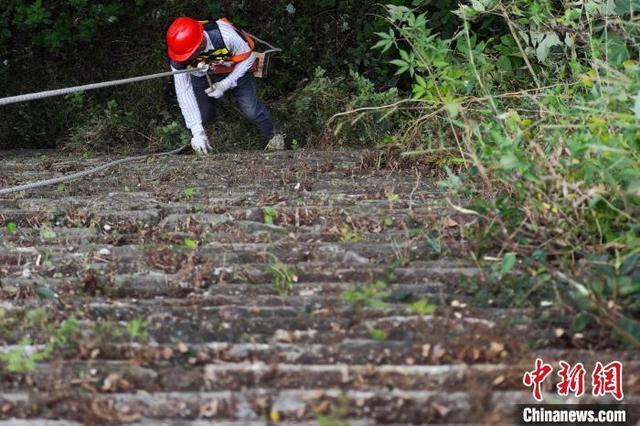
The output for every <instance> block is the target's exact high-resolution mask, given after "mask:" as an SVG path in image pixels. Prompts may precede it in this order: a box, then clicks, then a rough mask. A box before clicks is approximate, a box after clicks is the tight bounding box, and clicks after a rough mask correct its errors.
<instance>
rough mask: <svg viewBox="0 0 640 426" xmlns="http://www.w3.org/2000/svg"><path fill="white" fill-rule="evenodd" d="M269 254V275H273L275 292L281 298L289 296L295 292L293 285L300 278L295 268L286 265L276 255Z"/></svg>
mask: <svg viewBox="0 0 640 426" xmlns="http://www.w3.org/2000/svg"><path fill="white" fill-rule="evenodd" d="M268 254H269V258H270V261H269V264H268V265H267V273H269V274H271V278H272V283H273V288H274V290H275V291H276V292H277V293H278V294H279V295H280V296H288V295H290V294H291V293H292V292H293V283H295V282H297V281H298V276H297V275H296V272H295V270H294V269H293V268H290V267H289V266H287V265H285V264H284V263H282V261H280V259H278V258H277V257H276V256H275V255H273V254H271V253H268Z"/></svg>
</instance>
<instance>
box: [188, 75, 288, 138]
mask: <svg viewBox="0 0 640 426" xmlns="http://www.w3.org/2000/svg"><path fill="white" fill-rule="evenodd" d="M226 76H227V75H226V74H222V75H217V76H212V77H211V79H212V80H213V82H218V81H220V80H222V79H224V78H225V77H226ZM191 84H192V85H193V91H194V93H195V95H196V101H197V102H198V107H200V115H201V117H202V124H204V125H207V124H213V123H214V122H215V121H216V99H214V98H210V97H209V96H207V94H206V93H205V92H204V91H205V89H206V88H208V87H209V83H208V82H207V78H206V77H195V76H193V75H192V76H191ZM229 92H231V94H232V95H233V97H234V98H236V101H237V102H238V106H239V107H240V110H241V111H242V114H244V116H245V117H246V118H247V120H249V121H251V122H252V123H253V124H254V125H255V126H256V127H257V128H258V130H260V134H261V135H262V138H263V139H264V140H265V141H268V140H269V139H271V138H272V137H273V135H274V134H275V133H276V129H275V126H274V124H273V119H272V118H271V113H270V112H269V110H268V109H267V107H265V106H264V104H263V103H262V102H260V101H259V100H258V96H257V92H256V79H255V77H254V76H253V73H251V71H249V72H247V73H246V74H245V75H243V76H242V77H240V78H239V79H238V85H237V86H236V87H234V88H233V89H231V90H229Z"/></svg>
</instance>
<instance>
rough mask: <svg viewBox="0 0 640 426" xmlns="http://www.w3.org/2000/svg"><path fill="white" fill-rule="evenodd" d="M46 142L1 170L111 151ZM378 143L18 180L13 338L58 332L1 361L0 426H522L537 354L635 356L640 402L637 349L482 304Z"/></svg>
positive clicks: (14, 176)
mask: <svg viewBox="0 0 640 426" xmlns="http://www.w3.org/2000/svg"><path fill="white" fill-rule="evenodd" d="M47 154H48V155H46V156H43V155H35V154H34V153H30V154H29V155H20V154H18V155H10V154H7V153H0V187H8V186H12V185H15V184H20V183H25V182H29V181H33V180H38V179H45V178H50V177H54V176H59V175H61V174H64V173H70V172H74V171H78V170H83V169H85V168H88V167H90V166H92V165H97V164H102V163H103V162H104V161H105V158H95V159H90V160H81V159H77V158H73V157H71V156H65V155H62V154H59V153H47ZM381 158H382V157H380V156H379V155H378V153H376V152H371V151H336V152H318V151H304V150H301V151H289V152H278V153H269V154H265V153H241V154H224V155H215V156H210V157H207V158H197V157H194V156H176V157H171V158H168V159H155V158H150V159H149V160H148V161H146V162H142V163H135V164H130V165H127V166H120V167H117V168H114V169H112V170H109V171H107V172H103V173H101V174H97V175H95V176H93V177H91V178H88V179H86V180H83V181H77V182H71V183H67V184H65V185H64V186H59V187H49V188H42V189H37V190H34V191H31V192H28V193H20V194H15V195H12V196H6V197H4V198H0V226H1V227H2V228H1V229H0V284H1V288H0V303H1V305H0V343H1V344H2V346H3V347H2V349H1V351H2V352H3V353H4V354H5V355H4V357H8V355H7V354H10V353H12V352H13V353H14V354H15V353H17V354H21V353H23V356H18V358H24V359H30V358H31V357H35V356H37V354H38V353H39V352H41V351H43V350H45V348H46V345H47V344H52V342H56V343H55V348H54V349H53V352H52V353H51V354H50V356H48V357H46V358H44V359H38V360H37V362H36V365H34V366H32V367H30V368H28V369H24V368H23V370H24V371H15V369H14V371H12V370H11V369H10V368H9V367H8V366H7V365H5V366H4V367H0V379H1V380H0V424H1V425H4V424H7V425H8V424H15V425H35V424H42V425H62V424H65V425H67V424H76V423H77V424H140V425H200V424H202V425H204V424H211V422H212V421H215V422H216V424H223V425H239V424H265V423H285V424H300V425H301V424H325V425H327V424H332V425H333V424H335V425H340V424H353V425H360V424H379V423H383V424H410V423H411V424H425V423H429V424H434V423H440V424H447V423H458V424H460V423H464V424H486V423H489V424H504V423H509V422H511V423H514V422H517V419H516V418H515V417H514V413H515V405H514V404H517V403H531V402H532V401H533V400H532V396H531V390H530V389H527V388H525V387H524V386H523V384H522V376H523V373H524V372H525V371H527V370H531V369H532V368H533V360H534V359H535V358H536V357H542V358H543V359H544V360H545V361H546V362H549V363H552V364H557V362H558V361H559V360H567V361H569V362H582V363H583V364H585V366H586V367H587V370H588V371H590V368H591V367H590V366H592V365H593V363H594V362H595V361H596V360H599V361H601V362H608V361H611V360H620V361H623V362H624V368H625V369H624V385H625V392H626V400H625V401H626V402H630V403H632V402H636V403H637V402H638V394H639V393H640V392H639V391H640V380H639V377H640V375H639V372H640V363H639V361H638V357H637V352H636V353H634V352H631V351H623V350H610V349H607V348H606V347H598V348H594V345H593V344H590V343H587V342H590V341H593V339H588V337H589V336H572V335H570V334H571V333H569V331H566V330H564V329H562V328H561V327H560V326H554V325H553V321H552V320H551V319H549V315H548V314H549V312H550V310H553V309H554V308H553V307H551V308H549V307H544V308H543V307H541V308H539V309H538V308H535V309H533V308H528V309H517V308H513V307H510V306H498V305H495V304H494V305H492V304H488V305H487V304H479V303H476V299H475V298H474V297H473V293H471V292H470V291H469V290H468V285H467V284H468V283H470V282H474V280H477V279H478V276H479V274H480V271H479V270H477V269H476V268H475V266H474V264H473V263H472V262H470V261H469V260H468V259H464V258H463V256H462V255H461V253H462V252H461V250H462V248H463V247H464V244H465V242H464V241H459V239H458V237H457V236H458V235H459V232H458V228H459V227H460V226H464V223H465V222H464V221H465V218H463V217H458V216H456V213H455V212H454V211H451V210H450V209H449V208H448V207H447V206H448V204H447V203H446V202H445V200H444V195H443V194H442V193H441V191H440V190H439V189H438V188H437V186H436V185H435V183H434V181H433V179H430V178H428V177H427V176H426V175H425V171H424V170H423V171H422V174H421V171H420V170H419V169H414V168H412V167H396V168H395V169H394V168H380V167H377V165H378V163H379V161H380V159H381ZM9 224H15V225H9ZM7 225H9V226H7ZM434 232H435V233H436V234H437V235H439V236H440V238H441V241H442V244H443V246H446V250H443V251H442V252H440V251H439V250H437V249H436V248H434V244H433V241H434V240H433V239H431V240H430V239H429V236H431V237H433V235H436V234H434ZM276 287H278V288H276ZM420 300H423V302H422V303H420V302H418V303H416V302H417V301H420ZM434 305H435V306H434ZM65 320H66V322H65ZM25 336H27V337H28V338H29V340H28V341H26V340H22V341H21V339H22V338H23V337H25ZM5 364H6V363H5ZM554 376H555V373H554ZM556 381H557V378H550V379H549V380H547V381H546V382H545V389H546V390H547V391H548V393H547V394H546V396H547V399H548V400H549V401H558V400H559V397H558V396H557V395H555V392H552V391H553V384H554V383H555V382H556ZM589 384H590V383H588V385H589ZM591 399H593V398H591ZM589 400H590V399H589V398H583V399H582V401H585V402H586V401H589ZM602 401H603V400H602V398H600V399H599V400H598V402H602ZM18 419H20V420H18Z"/></svg>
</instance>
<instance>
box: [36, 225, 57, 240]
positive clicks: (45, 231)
mask: <svg viewBox="0 0 640 426" xmlns="http://www.w3.org/2000/svg"><path fill="white" fill-rule="evenodd" d="M57 236H58V235H57V234H56V233H55V232H54V231H53V229H51V228H47V227H43V228H40V238H42V239H43V240H53V239H54V238H56V237H57Z"/></svg>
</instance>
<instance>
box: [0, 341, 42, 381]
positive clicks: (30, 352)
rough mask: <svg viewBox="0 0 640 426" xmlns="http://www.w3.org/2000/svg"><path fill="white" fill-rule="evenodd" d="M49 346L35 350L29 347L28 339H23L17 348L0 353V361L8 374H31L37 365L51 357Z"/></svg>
mask: <svg viewBox="0 0 640 426" xmlns="http://www.w3.org/2000/svg"><path fill="white" fill-rule="evenodd" d="M51 352H52V349H51V347H50V346H47V347H45V349H43V350H36V349H34V348H33V347H31V341H30V340H29V338H28V337H26V336H25V337H23V338H22V339H21V340H20V343H19V345H18V346H17V347H15V348H13V349H10V350H8V351H6V352H1V353H0V361H2V363H3V364H4V365H5V368H6V369H7V370H8V371H9V372H10V373H27V372H33V371H35V370H36V368H37V367H38V363H39V362H41V361H44V360H45V359H47V358H49V357H50V356H51Z"/></svg>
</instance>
